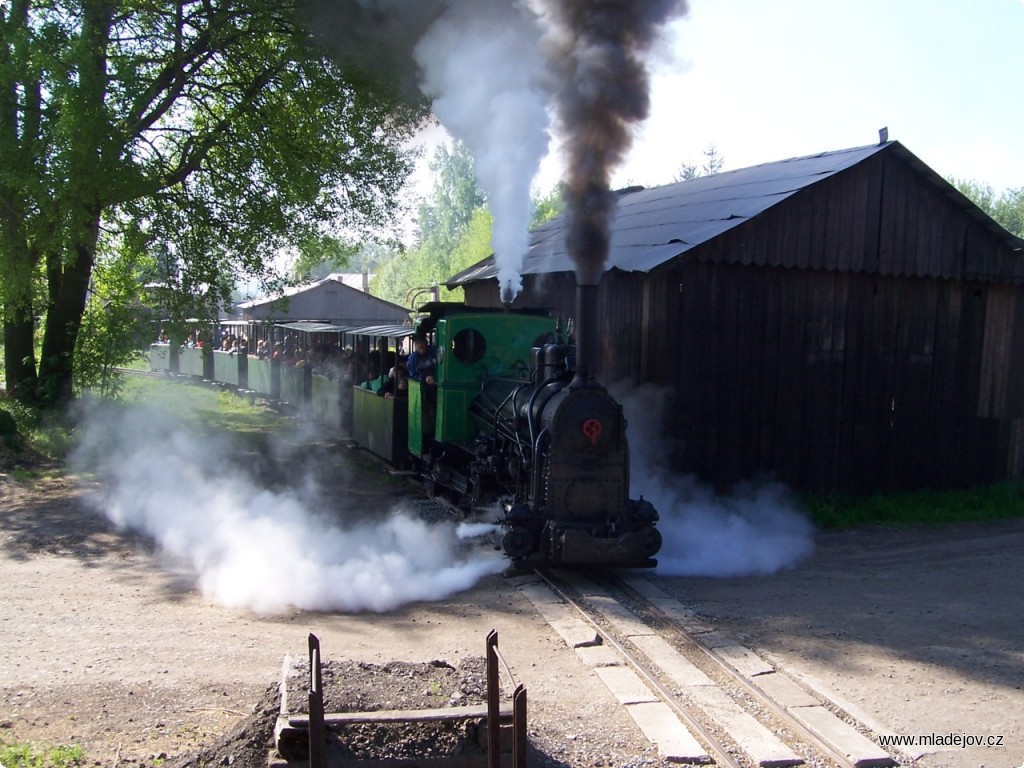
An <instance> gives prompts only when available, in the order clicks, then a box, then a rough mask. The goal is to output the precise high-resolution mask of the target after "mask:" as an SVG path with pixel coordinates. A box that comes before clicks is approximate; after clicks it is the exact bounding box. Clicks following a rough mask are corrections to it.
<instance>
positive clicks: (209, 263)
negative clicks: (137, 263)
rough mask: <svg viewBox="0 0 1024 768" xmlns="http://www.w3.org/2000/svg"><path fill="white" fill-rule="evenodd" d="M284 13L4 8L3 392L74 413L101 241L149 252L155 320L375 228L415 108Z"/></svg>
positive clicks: (97, 1)
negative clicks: (294, 247)
mask: <svg viewBox="0 0 1024 768" xmlns="http://www.w3.org/2000/svg"><path fill="white" fill-rule="evenodd" d="M299 2H300V0H238V1H237V2H227V0H179V1H178V2H177V3H164V2H158V1H157V0H8V2H3V3H0V156H2V157H3V158H4V161H3V168H0V269H2V270H3V274H4V276H5V280H4V286H3V289H2V294H0V304H2V309H3V321H4V338H5V342H6V343H5V371H6V378H7V384H8V388H9V389H13V390H14V391H16V392H17V393H18V394H19V396H22V397H29V398H34V399H36V400H38V401H39V402H41V403H42V404H44V405H52V404H56V403H60V402H63V401H65V400H67V399H68V398H69V397H70V396H71V392H72V381H73V374H74V364H75V359H74V352H75V349H76V345H77V341H78V336H79V333H80V331H81V327H82V318H83V315H84V312H85V307H86V299H87V296H88V289H89V285H90V281H91V279H92V277H93V270H94V267H95V266H96V260H97V254H98V253H100V251H101V249H100V246H101V244H103V243H113V244H115V246H116V245H117V244H119V243H127V242H131V243H136V244H137V243H140V242H142V243H145V244H146V246H147V248H148V249H149V250H151V251H152V252H153V253H154V254H156V258H155V261H154V265H153V274H151V275H148V277H150V279H152V280H153V281H154V282H159V283H161V284H162V285H163V286H164V287H165V289H166V290H165V295H166V296H167V297H169V301H168V303H167V304H166V306H165V307H164V309H165V310H166V311H168V312H170V313H172V315H173V314H175V313H178V312H184V311H187V310H188V311H195V309H196V308H198V309H199V310H201V311H202V312H204V313H205V314H207V315H209V314H212V313H213V312H214V311H215V308H216V306H217V305H218V304H220V303H222V302H224V301H226V300H227V298H228V297H229V295H230V290H231V286H232V284H233V283H234V281H235V278H236V277H238V276H239V275H246V276H257V277H259V278H260V279H263V280H266V281H267V283H268V284H270V283H272V282H273V281H274V278H275V275H274V273H273V271H272V269H271V268H270V264H269V257H270V256H271V255H272V254H273V253H274V252H275V251H276V250H277V249H279V248H281V247H283V246H284V245H286V244H289V243H296V242H306V241H309V240H312V239H316V238H323V237H324V236H325V235H331V234H336V233H337V231H338V229H339V228H347V229H349V230H352V229H356V228H370V227H374V226H378V227H379V226H380V225H382V224H383V223H385V222H386V221H387V220H388V216H389V214H390V213H392V212H393V211H394V201H395V200H396V196H397V193H398V191H399V189H400V186H401V183H402V182H403V181H404V179H405V177H406V176H407V175H408V173H409V171H410V170H411V167H410V165H411V164H410V162H409V159H408V157H407V156H406V154H405V153H404V151H403V150H402V148H401V147H402V144H403V142H404V141H405V140H406V138H408V137H409V136H410V135H411V133H412V131H413V130H414V129H415V127H416V126H417V125H418V124H419V122H420V121H421V120H422V119H423V117H424V114H425V105H424V103H423V102H412V101H408V100H406V99H405V98H404V97H403V96H401V95H400V94H399V91H398V90H397V89H396V88H394V87H391V86H390V85H389V84H387V83H384V82H382V81H380V80H377V79H374V77H373V76H371V75H370V74H369V73H368V72H366V71H361V70H358V69H355V68H351V67H350V68H346V69H342V68H341V67H340V66H339V65H337V64H336V63H334V62H333V61H332V60H331V59H329V58H328V57H327V56H325V55H323V54H322V53H321V52H319V51H317V50H314V49H313V48H312V47H311V44H310V43H309V42H308V41H309V39H310V38H309V37H308V36H307V35H306V34H305V33H304V31H303V30H302V28H301V26H300V25H299V23H298V21H297V19H298V16H297V14H296V10H297V4H298V3H299ZM138 277H139V279H143V280H144V278H145V277H146V276H144V275H141V274H140V275H139V276H138ZM186 299H187V300H186ZM186 308H187V310H186ZM37 318H43V323H44V324H43V333H42V350H41V356H40V358H39V360H38V362H37V361H36V359H35V353H34V336H33V334H34V332H35V328H36V319H37ZM37 368H38V370H37Z"/></svg>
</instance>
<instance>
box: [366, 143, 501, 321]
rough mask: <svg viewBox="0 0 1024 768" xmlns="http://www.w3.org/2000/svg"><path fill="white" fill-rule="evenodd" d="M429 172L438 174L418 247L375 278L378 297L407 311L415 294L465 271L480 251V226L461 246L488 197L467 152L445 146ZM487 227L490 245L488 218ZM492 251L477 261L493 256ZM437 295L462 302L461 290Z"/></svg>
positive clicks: (422, 209)
mask: <svg viewBox="0 0 1024 768" xmlns="http://www.w3.org/2000/svg"><path fill="white" fill-rule="evenodd" d="M430 169H431V171H433V172H434V174H435V176H434V187H433V191H432V193H431V195H430V196H429V197H428V198H427V199H425V200H424V201H423V202H422V203H421V204H420V206H419V227H420V242H419V244H418V245H417V246H416V247H414V248H410V249H408V250H407V251H404V252H399V253H397V254H395V255H394V256H393V257H392V258H391V259H389V260H387V261H385V262H382V263H381V264H380V265H379V267H378V269H377V273H376V276H375V277H374V281H373V293H374V295H376V296H380V297H381V298H384V299H387V300H388V301H392V302H395V303H396V304H402V305H406V304H407V302H409V301H411V300H412V299H413V294H414V293H415V292H416V291H417V289H423V288H429V287H430V286H432V285H435V284H440V283H442V282H443V281H444V280H447V279H448V278H449V277H451V276H452V275H453V274H455V273H456V272H458V271H459V270H460V269H462V268H463V267H462V266H457V265H459V264H463V262H464V261H465V259H466V258H468V256H467V254H468V253H477V252H478V251H479V239H480V232H479V227H480V226H481V224H480V221H477V224H476V229H474V232H473V234H472V235H470V237H471V238H472V240H473V242H472V243H466V244H463V243H462V240H463V238H464V237H467V232H468V230H469V229H470V228H471V225H472V223H473V222H474V220H475V219H476V218H477V216H478V215H479V214H480V212H481V211H484V210H485V209H484V208H483V205H484V195H483V192H481V190H480V187H479V185H478V184H477V180H476V176H475V175H474V173H473V158H472V156H471V155H470V154H469V150H467V149H466V147H465V146H464V145H462V144H460V143H456V144H454V145H453V146H452V147H448V146H446V145H441V146H440V147H438V148H437V150H435V152H434V158H433V160H432V162H431V164H430ZM484 215H486V214H484ZM486 222H487V235H486V240H487V241H488V242H489V241H490V217H489V216H487V218H486ZM488 248H489V246H487V247H486V248H485V249H484V253H483V255H481V256H479V257H478V259H477V260H479V259H482V258H485V257H486V256H487V255H488V254H489V253H490V251H489V250H488ZM469 263H472V262H469ZM469 263H467V264H465V266H469ZM439 290H440V294H441V299H442V300H444V301H458V300H459V299H460V298H461V295H462V290H461V289H459V290H457V291H455V292H449V291H448V290H447V289H446V288H443V287H441V288H440V289H439ZM417 303H422V302H420V301H418V302H417Z"/></svg>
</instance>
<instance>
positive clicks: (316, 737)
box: [274, 629, 527, 768]
mask: <svg viewBox="0 0 1024 768" xmlns="http://www.w3.org/2000/svg"><path fill="white" fill-rule="evenodd" d="M485 658H486V665H487V666H486V674H487V703H486V704H485V705H476V706H468V707H445V708H440V709H419V710H387V711H378V712H344V713H337V714H326V713H324V695H323V677H322V674H321V666H320V665H321V660H322V656H321V655H320V640H319V639H318V638H317V637H316V635H313V634H310V636H309V710H308V711H309V714H308V715H297V714H296V715H289V714H288V711H287V707H288V705H287V689H286V684H285V678H286V675H284V674H283V675H282V681H281V693H282V696H281V714H280V716H279V717H278V721H277V726H276V728H275V729H274V741H275V744H276V746H277V751H278V753H279V754H280V755H281V756H282V757H283V758H284V759H285V760H288V759H290V758H291V757H294V758H295V759H302V760H303V761H304V760H305V759H306V758H307V755H304V754H300V752H305V751H306V748H307V746H308V760H309V763H308V765H309V768H328V760H327V754H326V744H327V729H328V727H330V726H341V725H346V724H353V723H379V724H384V723H416V722H420V723H424V722H443V721H452V720H471V719H481V720H486V722H487V751H486V754H481V755H453V756H451V757H435V758H423V759H397V758H395V759H378V760H370V759H368V760H357V759H347V760H345V761H344V762H341V763H339V762H336V761H331V762H330V768H347V767H348V766H352V768H356V767H357V766H373V768H404V767H406V766H431V767H432V768H501V742H502V739H501V725H502V722H503V721H504V722H506V723H507V722H508V721H509V719H511V725H512V729H511V736H512V740H511V741H512V746H511V752H512V768H526V749H527V736H526V688H525V686H523V685H522V684H521V683H518V682H517V681H516V679H515V676H514V675H513V674H512V670H511V669H510V667H509V665H508V662H507V661H506V660H505V657H504V656H502V654H501V651H500V650H499V649H498V633H497V631H496V630H493V629H492V630H491V631H490V632H489V633H488V635H487V642H486V657H485ZM499 662H500V664H501V666H503V667H504V669H505V673H506V676H507V677H508V679H509V680H510V682H511V684H512V688H513V694H512V706H511V708H510V707H508V706H507V705H506V706H502V705H501V670H500V667H499ZM506 735H507V734H506ZM303 736H305V738H303ZM302 742H306V743H302ZM492 745H493V746H494V747H495V748H493V749H492Z"/></svg>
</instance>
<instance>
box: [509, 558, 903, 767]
mask: <svg viewBox="0 0 1024 768" xmlns="http://www.w3.org/2000/svg"><path fill="white" fill-rule="evenodd" d="M536 574H537V576H539V578H540V579H541V581H542V584H537V583H536V582H535V583H534V585H533V588H532V589H531V588H530V587H529V586H528V585H527V586H524V588H523V590H524V592H525V593H526V595H527V597H528V598H529V599H531V601H533V602H534V604H535V605H536V606H537V608H538V609H539V610H540V612H541V614H542V615H544V616H545V618H547V619H548V621H549V622H550V623H551V624H552V626H553V627H554V628H555V629H556V631H559V633H560V634H561V635H562V636H563V639H565V640H566V642H567V643H568V644H569V645H571V646H574V647H576V649H577V653H578V654H580V655H581V658H583V660H584V662H585V663H587V664H589V665H591V666H593V667H594V671H595V672H597V673H598V676H599V677H602V679H604V680H605V682H606V684H608V686H609V688H610V689H612V693H613V694H615V695H616V696H617V697H618V698H619V700H620V702H622V703H623V704H625V705H627V710H628V711H630V714H631V715H633V718H634V720H636V722H637V724H638V725H640V726H641V728H644V723H643V721H642V719H641V717H640V716H639V715H640V713H639V712H637V711H633V710H632V709H630V707H629V706H628V705H629V704H630V702H634V703H636V702H638V701H639V700H640V699H641V698H642V697H638V696H637V694H636V693H635V692H630V685H629V684H628V683H623V682H622V680H623V676H622V673H621V672H616V673H614V674H609V671H608V669H607V667H608V666H610V667H612V668H613V669H614V666H615V665H617V664H620V663H621V664H622V665H623V667H624V668H626V669H629V670H630V671H631V672H632V673H634V674H635V675H636V677H637V678H639V680H641V681H642V683H643V685H644V686H645V687H646V688H647V689H648V690H649V691H650V692H651V695H652V696H656V697H657V699H658V700H659V701H660V702H662V703H663V705H664V706H666V707H668V708H669V709H670V710H671V711H672V712H673V713H675V715H676V716H677V717H678V718H679V722H681V723H683V724H684V725H685V727H686V728H687V729H688V730H689V731H690V733H691V734H693V735H695V737H696V741H697V742H699V744H700V746H701V747H703V748H704V753H703V754H701V752H700V750H694V749H692V748H691V749H690V750H688V751H689V752H690V753H691V754H683V752H681V751H679V750H678V748H676V749H675V751H672V750H671V749H666V745H665V744H663V743H659V741H658V736H657V735H652V734H648V735H649V736H651V740H652V741H653V742H655V743H656V744H658V747H659V750H660V751H661V753H662V755H663V756H664V757H665V758H666V759H669V760H672V761H674V762H693V763H701V762H714V764H715V765H721V766H729V767H730V768H750V766H765V768H768V767H769V766H771V767H781V766H796V765H806V766H814V767H815V768H824V767H825V766H840V767H841V768H876V767H879V768H881V767H883V766H893V765H896V764H897V761H896V760H894V759H893V757H892V756H891V755H890V754H888V753H887V752H886V751H885V750H883V749H881V748H880V747H879V746H878V745H877V744H876V743H875V741H873V740H872V739H870V738H868V737H867V736H865V735H864V732H865V731H868V729H867V728H865V727H864V726H862V725H859V724H858V726H859V727H855V726H854V725H851V724H850V722H849V720H852V718H850V717H849V716H848V715H847V714H846V713H841V714H843V715H844V716H843V717H840V716H839V715H837V714H836V712H837V711H840V710H841V708H839V707H838V706H837V705H835V704H834V703H833V702H830V701H828V700H826V699H824V698H823V697H822V695H821V694H820V693H818V692H816V691H810V690H808V689H807V688H805V687H803V686H802V685H800V684H799V683H797V682H796V681H794V680H793V679H792V678H790V677H788V676H787V675H785V674H784V673H782V672H779V671H778V670H775V669H774V668H773V667H772V666H771V665H770V664H768V663H767V662H765V661H764V660H762V659H760V658H759V657H757V656H756V655H755V654H753V653H752V652H750V651H749V650H747V649H746V648H743V647H742V646H740V645H739V644H738V643H736V642H735V641H733V640H731V639H729V638H726V637H723V636H722V635H721V634H719V633H716V632H714V631H713V628H712V627H710V626H709V625H706V624H704V623H702V622H701V621H700V620H699V619H697V617H695V616H694V615H693V614H692V612H689V611H687V610H686V609H685V607H684V606H682V605H681V604H680V603H679V602H678V601H676V600H675V599H673V598H671V597H670V596H669V595H667V594H666V593H665V592H664V591H662V590H661V589H660V588H659V587H658V586H657V585H656V584H655V583H654V582H652V581H650V580H648V579H646V578H644V577H642V576H622V577H620V576H616V575H600V576H594V575H591V576H590V577H587V576H583V575H581V574H577V573H572V572H566V571H541V570H538V571H537V572H536ZM545 593H546V594H547V595H549V596H550V597H546V596H545ZM558 603H560V604H561V610H559V609H558V606H557V604H558ZM572 617H574V618H572ZM588 637H589V638H590V639H589V640H588V639H586V638H588ZM595 638H596V639H595ZM587 645H590V646H595V645H596V646H603V647H604V649H605V650H604V651H603V653H604V654H605V655H604V657H603V660H598V659H599V658H600V657H598V656H595V655H590V660H589V661H588V659H587V656H585V655H584V654H583V653H581V651H582V650H583V648H584V647H585V646H587ZM609 652H611V653H614V656H615V659H618V660H621V661H617V660H613V659H612V658H611V657H610V656H608V653H609ZM602 667H605V671H604V672H602ZM616 680H617V682H615V681H616ZM635 687H636V686H635V684H634V685H633V688H635ZM683 751H686V750H683Z"/></svg>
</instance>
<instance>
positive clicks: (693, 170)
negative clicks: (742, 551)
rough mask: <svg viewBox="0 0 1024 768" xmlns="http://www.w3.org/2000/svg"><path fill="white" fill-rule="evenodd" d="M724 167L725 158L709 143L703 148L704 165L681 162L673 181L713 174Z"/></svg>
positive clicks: (688, 179)
mask: <svg viewBox="0 0 1024 768" xmlns="http://www.w3.org/2000/svg"><path fill="white" fill-rule="evenodd" d="M724 167H725V158H724V157H723V156H722V155H721V154H719V152H718V148H717V147H716V146H715V145H714V144H709V145H708V147H707V149H705V150H704V165H703V167H701V168H698V167H697V166H696V165H694V164H693V163H683V164H682V165H681V166H679V170H678V171H677V172H676V175H675V177H674V178H673V179H672V180H673V181H690V180H692V179H696V178H699V177H701V176H714V175H715V174H716V173H718V172H719V171H721V170H722V168H724Z"/></svg>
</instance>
